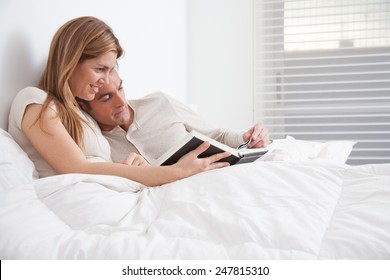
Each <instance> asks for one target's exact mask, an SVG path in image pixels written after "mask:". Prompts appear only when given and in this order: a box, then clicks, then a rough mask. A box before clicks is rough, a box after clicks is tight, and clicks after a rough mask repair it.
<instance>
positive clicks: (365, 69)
mask: <svg viewBox="0 0 390 280" xmlns="http://www.w3.org/2000/svg"><path fill="white" fill-rule="evenodd" d="M254 44H255V46H254V81H255V82H254V116H255V121H257V122H261V123H264V124H265V125H266V126H267V127H268V128H269V130H270V135H271V137H272V138H275V139H278V138H284V137H286V136H292V137H294V138H296V139H300V140H308V141H323V142H325V141H333V140H351V141H356V142H357V144H355V146H354V149H353V151H352V153H351V155H350V157H349V158H348V161H347V163H348V164H351V165H354V164H366V163H389V162H390V1H388V0H289V1H287V0H286V1H281V0H279V1H278V0H254Z"/></svg>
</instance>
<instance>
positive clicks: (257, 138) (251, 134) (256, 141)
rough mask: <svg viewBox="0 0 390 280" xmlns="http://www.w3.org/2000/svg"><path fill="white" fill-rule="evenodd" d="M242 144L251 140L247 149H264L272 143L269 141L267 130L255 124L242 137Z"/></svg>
mask: <svg viewBox="0 0 390 280" xmlns="http://www.w3.org/2000/svg"><path fill="white" fill-rule="evenodd" d="M242 138H243V139H244V142H247V141H248V140H249V139H251V141H250V144H249V148H265V147H267V146H268V144H271V143H272V140H270V139H269V135H268V128H266V127H265V126H263V125H262V124H259V123H257V124H255V125H254V126H252V127H251V128H250V129H249V130H248V131H247V132H245V133H244V134H243V135H242Z"/></svg>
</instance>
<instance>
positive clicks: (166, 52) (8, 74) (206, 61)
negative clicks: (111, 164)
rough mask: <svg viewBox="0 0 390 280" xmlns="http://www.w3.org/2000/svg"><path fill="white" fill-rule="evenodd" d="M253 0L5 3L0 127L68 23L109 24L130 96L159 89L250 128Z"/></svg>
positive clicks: (1, 5)
mask: <svg viewBox="0 0 390 280" xmlns="http://www.w3.org/2000/svg"><path fill="white" fill-rule="evenodd" d="M252 1H253V0H111V1H109V2H107V1H102V0H83V1H79V0H66V1H65V0H64V1H52V0H34V1H29V0H0V34H1V37H0V98H1V102H0V127H2V128H6V126H7V119H8V112H9V106H10V103H11V101H12V99H13V96H14V95H15V94H16V93H17V92H18V91H19V90H20V89H21V88H23V87H25V86H28V85H35V84H36V82H37V79H38V77H39V75H40V73H41V71H42V69H43V64H44V62H45V60H46V57H47V53H48V49H49V44H50V41H51V38H52V36H53V35H54V33H55V31H56V30H57V29H58V28H59V27H60V26H61V25H62V24H63V23H65V22H66V21H67V20H69V19H71V18H74V17H77V16H81V15H93V16H97V17H99V18H101V19H103V20H105V21H106V22H107V23H108V24H109V25H110V26H111V27H112V28H113V30H114V32H115V33H116V35H117V37H118V38H119V39H120V41H121V44H122V45H123V47H124V49H125V50H126V54H125V57H124V58H122V59H121V60H120V62H119V63H120V71H121V75H122V77H123V79H124V86H125V89H126V93H127V96H128V97H129V98H138V97H141V96H143V95H145V94H147V93H150V92H152V91H155V90H162V91H164V92H166V93H168V94H170V95H172V96H174V97H176V98H177V99H179V100H181V101H184V102H189V103H193V104H196V105H197V108H198V112H199V113H200V114H201V115H203V116H204V117H205V118H206V119H207V120H210V121H213V122H214V123H215V124H217V125H220V126H225V127H231V128H238V129H246V128H247V127H249V126H250V125H251V124H252V84H253V77H252V45H253V44H252Z"/></svg>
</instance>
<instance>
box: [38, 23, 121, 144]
mask: <svg viewBox="0 0 390 280" xmlns="http://www.w3.org/2000/svg"><path fill="white" fill-rule="evenodd" d="M110 51H114V52H116V53H117V58H119V57H120V56H122V54H123V49H122V47H121V46H120V44H119V40H118V39H117V38H116V37H115V35H114V33H113V31H112V30H111V28H110V27H109V26H108V25H107V24H105V23H104V22H103V21H101V20H99V19H97V18H95V17H89V16H86V17H79V18H75V19H72V20H70V21H68V22H66V23H65V24H64V25H63V26H62V27H61V28H60V29H59V30H58V31H57V32H56V34H55V35H54V37H53V39H52V42H51V45H50V51H49V56H48V59H47V64H46V67H45V70H44V71H43V73H42V76H41V78H40V81H39V84H38V87H39V88H40V89H42V90H44V91H45V92H47V94H48V97H47V99H46V101H45V103H44V104H43V109H42V112H44V111H45V110H46V109H47V108H48V106H49V104H50V103H51V102H54V104H55V105H56V107H57V111H58V115H59V118H60V120H61V121H62V123H63V125H64V126H65V128H66V129H67V131H68V132H69V134H70V136H71V137H72V138H73V140H74V141H75V142H76V143H77V144H78V145H79V146H80V147H81V146H82V141H83V128H82V123H83V122H85V121H84V120H83V119H82V118H81V117H80V115H79V113H78V108H77V106H78V105H77V102H76V99H75V97H74V96H73V94H72V92H71V90H70V87H69V78H70V76H71V75H72V73H73V71H74V69H75V68H76V66H77V64H78V63H80V62H83V61H84V60H86V59H90V58H95V57H98V56H100V55H102V54H105V53H108V52H110ZM42 112H41V114H42Z"/></svg>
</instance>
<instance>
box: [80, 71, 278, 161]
mask: <svg viewBox="0 0 390 280" xmlns="http://www.w3.org/2000/svg"><path fill="white" fill-rule="evenodd" d="M79 104H80V106H81V108H82V109H83V110H84V111H85V112H87V113H88V114H89V115H91V117H93V118H94V119H95V120H96V122H97V123H98V124H99V126H100V128H101V130H102V132H103V135H104V136H105V137H106V138H107V140H108V141H109V143H110V146H111V157H112V160H113V161H114V162H123V161H124V160H125V159H126V156H127V154H128V153H129V152H135V153H138V154H140V155H142V156H143V157H144V158H145V159H146V160H147V161H148V162H149V163H152V162H153V161H154V160H156V159H157V158H159V157H160V156H161V155H162V154H163V153H164V152H166V151H167V150H168V149H169V148H171V147H172V146H173V145H174V143H175V141H177V140H180V139H182V138H184V137H185V136H186V134H187V133H188V132H189V131H191V130H196V131H198V132H200V133H202V134H205V135H207V136H209V137H210V138H213V139H215V140H217V141H219V142H222V143H224V144H226V145H228V146H231V147H233V148H236V147H238V146H239V145H240V144H242V143H243V142H246V141H248V140H249V139H250V138H251V144H250V147H251V148H261V147H266V146H267V145H268V144H269V143H270V140H269V138H268V129H267V128H265V127H263V126H262V125H260V124H256V125H254V126H253V127H251V128H250V129H249V130H248V131H247V132H245V133H242V132H237V131H232V130H228V129H222V128H216V127H214V126H212V125H210V124H209V123H207V122H205V121H204V120H203V119H202V118H201V117H200V116H199V115H198V114H196V113H195V112H193V111H192V110H191V109H190V108H188V107H187V106H185V105H184V104H182V103H180V102H178V101H177V100H175V99H173V98H171V97H169V96H167V95H165V94H163V93H159V92H157V93H152V94H150V95H147V96H145V97H144V98H141V99H137V100H128V101H126V97H125V92H124V89H123V86H122V80H121V78H120V77H119V74H118V73H117V72H116V71H114V72H113V73H112V75H111V79H110V83H109V84H105V85H104V86H103V87H102V88H100V91H99V93H97V94H96V96H95V99H94V100H92V101H89V102H88V101H82V100H79Z"/></svg>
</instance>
